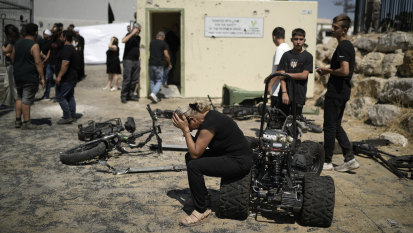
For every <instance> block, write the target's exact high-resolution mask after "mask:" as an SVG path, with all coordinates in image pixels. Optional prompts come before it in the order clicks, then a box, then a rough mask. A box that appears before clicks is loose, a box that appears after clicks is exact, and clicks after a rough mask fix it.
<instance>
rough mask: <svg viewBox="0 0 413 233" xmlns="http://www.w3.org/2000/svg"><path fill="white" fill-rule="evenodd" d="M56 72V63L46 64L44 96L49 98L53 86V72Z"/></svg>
mask: <svg viewBox="0 0 413 233" xmlns="http://www.w3.org/2000/svg"><path fill="white" fill-rule="evenodd" d="M54 72H55V65H50V64H47V66H46V75H45V76H46V80H45V81H46V87H45V90H44V94H43V97H44V98H49V97H50V87H51V86H52V83H53V74H54Z"/></svg>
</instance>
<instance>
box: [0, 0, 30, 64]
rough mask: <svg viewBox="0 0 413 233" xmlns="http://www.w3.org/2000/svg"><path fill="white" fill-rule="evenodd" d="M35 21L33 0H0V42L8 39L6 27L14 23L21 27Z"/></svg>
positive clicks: (2, 61)
mask: <svg viewBox="0 0 413 233" xmlns="http://www.w3.org/2000/svg"><path fill="white" fill-rule="evenodd" d="M29 22H33V0H0V28H1V31H2V32H1V33H0V43H1V45H3V43H4V41H5V40H6V35H5V34H4V27H5V26H6V25H7V24H13V25H15V26H16V27H17V28H19V29H21V26H22V24H26V23H29ZM4 61H5V59H4V56H1V63H0V64H2V65H3V64H4Z"/></svg>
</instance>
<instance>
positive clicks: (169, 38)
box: [165, 31, 181, 53]
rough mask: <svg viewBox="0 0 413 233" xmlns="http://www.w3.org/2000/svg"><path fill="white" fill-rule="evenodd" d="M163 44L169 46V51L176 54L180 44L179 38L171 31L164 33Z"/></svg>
mask: <svg viewBox="0 0 413 233" xmlns="http://www.w3.org/2000/svg"><path fill="white" fill-rule="evenodd" d="M165 42H166V43H167V44H168V45H169V49H170V51H171V52H173V53H176V52H177V51H178V49H179V46H180V43H181V42H180V40H179V37H178V36H177V35H176V34H175V32H173V31H169V32H168V33H166V35H165Z"/></svg>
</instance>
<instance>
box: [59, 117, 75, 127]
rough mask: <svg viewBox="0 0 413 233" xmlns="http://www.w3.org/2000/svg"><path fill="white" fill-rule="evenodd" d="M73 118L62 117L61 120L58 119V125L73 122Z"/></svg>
mask: <svg viewBox="0 0 413 233" xmlns="http://www.w3.org/2000/svg"><path fill="white" fill-rule="evenodd" d="M72 122H73V119H72V118H71V117H69V118H62V119H60V120H58V121H57V124H58V125H66V124H72Z"/></svg>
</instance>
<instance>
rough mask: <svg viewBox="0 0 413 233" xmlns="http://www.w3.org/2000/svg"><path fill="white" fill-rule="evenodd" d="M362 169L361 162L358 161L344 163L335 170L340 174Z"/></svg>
mask: <svg viewBox="0 0 413 233" xmlns="http://www.w3.org/2000/svg"><path fill="white" fill-rule="evenodd" d="M359 167H360V164H359V162H357V160H356V159H352V160H350V161H347V162H344V163H343V164H341V165H339V166H337V167H335V168H334V169H335V170H336V171H338V172H346V171H350V170H353V169H357V168H359Z"/></svg>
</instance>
